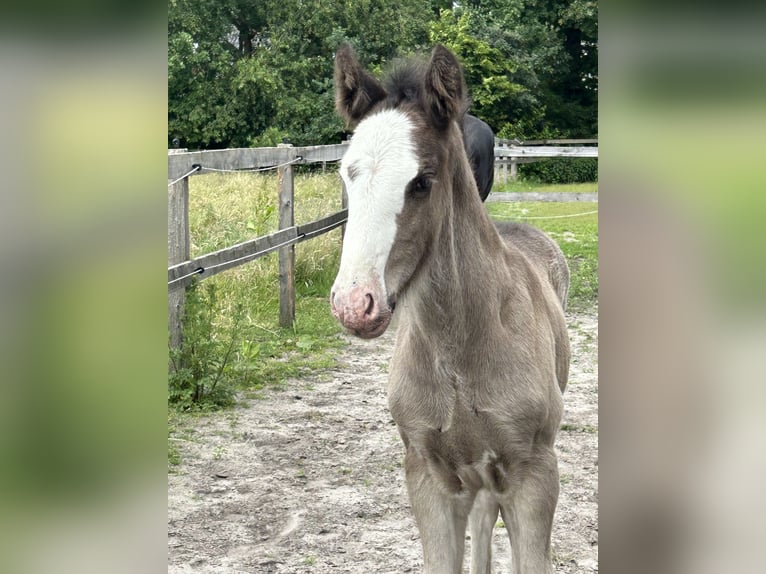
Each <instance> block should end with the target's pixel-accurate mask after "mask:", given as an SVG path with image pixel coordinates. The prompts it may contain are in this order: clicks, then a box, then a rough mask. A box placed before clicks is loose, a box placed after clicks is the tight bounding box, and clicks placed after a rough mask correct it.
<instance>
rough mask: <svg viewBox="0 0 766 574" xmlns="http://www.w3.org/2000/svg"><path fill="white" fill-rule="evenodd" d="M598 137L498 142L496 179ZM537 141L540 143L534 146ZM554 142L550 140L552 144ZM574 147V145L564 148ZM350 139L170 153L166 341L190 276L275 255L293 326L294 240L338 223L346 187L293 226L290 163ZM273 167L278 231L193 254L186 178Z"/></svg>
mask: <svg viewBox="0 0 766 574" xmlns="http://www.w3.org/2000/svg"><path fill="white" fill-rule="evenodd" d="M597 143H598V142H597V140H539V141H527V142H519V141H515V140H496V147H495V161H496V178H497V177H498V176H499V174H503V176H504V177H505V179H506V180H507V167H508V165H509V164H510V166H511V177H515V173H516V165H517V164H518V163H526V162H529V161H539V160H541V159H545V158H551V157H598V147H586V146H585V145H581V144H597ZM536 144H540V145H536ZM553 144H555V145H553ZM566 144H574V145H566ZM346 149H348V142H345V143H341V144H334V145H324V146H303V147H293V146H291V145H289V144H281V145H279V146H277V147H270V148H236V149H225V150H211V151H197V152H187V151H186V150H168V328H169V331H170V344H171V346H173V347H178V346H179V345H180V344H181V317H182V315H183V305H184V293H185V289H186V287H187V286H188V285H189V284H190V283H191V281H192V280H193V279H192V278H193V277H197V278H199V279H205V278H207V277H212V276H213V275H215V274H217V273H220V272H221V271H225V270H227V269H231V268H233V267H237V266H239V265H242V264H244V263H247V262H248V261H252V260H254V259H257V258H258V257H262V256H264V255H267V254H269V253H272V252H273V251H278V252H279V284H280V287H279V295H280V297H279V299H280V314H279V317H280V324H281V325H283V326H288V327H289V326H291V325H292V324H293V322H294V320H295V281H294V276H295V249H294V247H295V244H296V243H300V242H301V241H306V240H308V239H311V238H312V237H316V236H318V235H321V234H323V233H327V232H329V231H332V230H333V229H335V228H337V227H339V226H343V225H344V224H345V222H346V219H347V217H348V209H347V207H348V202H347V197H346V192H345V189H344V188H343V186H342V185H341V189H340V190H339V191H340V194H341V207H342V209H341V210H340V211H337V212H335V213H332V214H330V215H328V216H326V217H323V218H321V219H318V220H316V221H312V222H309V223H305V224H302V225H295V223H294V203H295V189H294V177H293V166H295V165H298V164H310V163H326V162H334V161H337V160H339V159H341V158H342V157H343V154H344V153H345V152H346ZM264 169H277V170H278V171H277V174H278V176H277V180H278V192H279V202H278V203H279V229H278V230H277V231H276V232H274V233H271V234H269V235H265V236H261V237H256V238H253V239H249V240H247V241H244V242H242V243H238V244H236V245H232V246H230V247H226V248H223V249H220V250H218V251H214V252H212V253H206V254H204V255H201V256H199V257H195V258H194V259H192V258H191V253H190V245H191V242H190V237H189V178H190V177H195V176H197V175H200V174H204V173H209V172H217V171H247V170H252V171H254V170H264ZM488 201H597V199H596V194H587V193H580V194H556V193H543V194H536V193H532V192H530V193H521V194H502V195H500V194H493V195H490V197H489V199H488Z"/></svg>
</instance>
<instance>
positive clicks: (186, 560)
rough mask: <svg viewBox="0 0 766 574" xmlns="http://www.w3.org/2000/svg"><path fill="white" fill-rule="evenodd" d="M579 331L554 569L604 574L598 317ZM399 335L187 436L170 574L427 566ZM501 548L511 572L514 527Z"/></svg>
mask: <svg viewBox="0 0 766 574" xmlns="http://www.w3.org/2000/svg"><path fill="white" fill-rule="evenodd" d="M567 324H568V327H569V336H570V341H571V347H572V363H571V369H570V375H569V384H568V386H567V389H566V392H565V393H564V409H565V410H564V417H563V420H562V423H561V430H560V431H559V433H558V437H557V439H556V452H557V455H558V460H559V472H560V483H561V492H560V495H559V501H558V506H557V510H556V516H555V519H554V526H553V536H552V540H553V561H554V568H555V571H556V572H557V573H567V574H574V573H587V572H597V571H598V512H597V507H598V412H597V409H598V363H597V347H598V322H597V310H596V309H595V308H594V309H593V310H591V311H589V312H584V313H583V312H568V313H567ZM394 331H395V330H394V329H390V330H389V331H388V332H387V333H385V334H384V335H383V336H381V337H380V338H378V339H374V340H370V341H363V340H360V339H357V338H354V337H348V338H347V345H346V347H345V348H344V350H343V351H341V352H340V353H339V357H338V358H339V367H338V368H337V369H335V370H333V371H330V372H326V373H319V374H317V375H316V376H312V377H309V378H303V379H300V380H293V381H291V382H290V383H289V384H288V385H287V386H286V387H284V388H282V389H280V390H271V391H267V392H266V393H265V394H264V397H263V398H262V399H242V400H241V401H240V403H239V405H238V406H237V407H236V408H234V409H233V410H230V411H226V412H222V413H216V414H213V415H210V416H207V417H200V418H194V419H189V420H188V421H187V423H185V424H186V425H187V426H185V427H183V428H178V429H177V430H176V432H175V433H174V435H173V436H172V437H171V440H174V441H176V443H177V446H178V449H179V451H180V454H181V462H180V464H179V465H178V466H176V467H174V468H173V470H172V471H171V473H170V474H169V475H168V573H169V574H181V573H187V572H195V573H221V574H223V573H226V574H237V573H245V572H247V573H254V572H255V573H264V574H277V573H280V574H281V573H343V574H370V573H376V574H385V573H392V574H393V573H401V572H414V573H415V572H419V571H420V570H421V569H422V550H421V546H420V541H419V540H418V531H417V528H416V527H415V523H414V518H413V515H412V511H411V509H410V507H409V501H408V498H407V491H406V487H405V482H404V469H403V468H402V465H403V460H404V447H403V446H402V443H401V439H400V438H399V434H398V432H397V430H396V426H395V425H394V423H393V421H392V419H391V416H390V414H389V412H388V406H387V400H386V381H387V372H388V362H389V360H390V358H391V354H392V349H393V342H394V337H395V333H394ZM498 526H499V525H498ZM469 552H470V538H469V537H468V535H467V538H466V553H467V554H468V553H469ZM493 552H494V554H493V567H494V570H493V571H494V572H495V573H496V574H507V573H510V544H509V543H508V538H507V535H506V531H505V528H500V527H496V528H495V531H494V536H493ZM468 564H469V559H468V557H466V561H465V567H464V571H465V572H467V571H468Z"/></svg>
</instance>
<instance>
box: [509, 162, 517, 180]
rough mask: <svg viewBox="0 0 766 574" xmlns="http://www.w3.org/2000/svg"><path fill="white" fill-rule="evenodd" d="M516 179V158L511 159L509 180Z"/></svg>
mask: <svg viewBox="0 0 766 574" xmlns="http://www.w3.org/2000/svg"><path fill="white" fill-rule="evenodd" d="M517 177H518V163H517V162H516V158H515V157H512V158H511V180H513V181H516V178H517Z"/></svg>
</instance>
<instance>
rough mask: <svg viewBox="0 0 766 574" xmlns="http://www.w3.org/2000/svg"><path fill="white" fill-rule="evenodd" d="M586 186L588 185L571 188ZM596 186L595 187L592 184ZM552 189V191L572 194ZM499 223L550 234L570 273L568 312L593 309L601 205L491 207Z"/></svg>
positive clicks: (539, 202) (595, 296)
mask: <svg viewBox="0 0 766 574" xmlns="http://www.w3.org/2000/svg"><path fill="white" fill-rule="evenodd" d="M572 185H578V186H579V185H585V184H572ZM592 185H596V184H592ZM568 187H570V186H568V185H567V186H563V185H561V186H551V189H550V190H549V191H572V190H571V189H562V188H568ZM487 211H488V212H489V214H490V215H491V216H492V217H493V218H495V219H498V220H513V221H523V222H526V223H529V224H531V225H534V226H535V227H539V228H540V229H542V230H543V231H545V232H546V233H548V234H549V235H550V236H551V237H552V238H553V239H554V240H556V242H557V243H558V244H559V246H560V247H561V250H562V251H563V252H564V255H565V256H566V258H567V262H568V263H569V270H570V273H571V278H570V288H569V307H568V308H569V309H572V310H583V309H587V308H590V307H592V306H593V305H594V304H595V303H596V301H597V298H598V203H590V202H588V203H585V202H569V203H558V202H543V201H534V202H516V203H488V204H487Z"/></svg>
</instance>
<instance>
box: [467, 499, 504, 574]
mask: <svg viewBox="0 0 766 574" xmlns="http://www.w3.org/2000/svg"><path fill="white" fill-rule="evenodd" d="M498 508H499V505H498V503H497V500H495V497H494V496H493V495H492V493H490V492H489V491H488V490H486V489H481V490H480V491H479V492H478V494H477V495H476V498H475V499H474V501H473V508H471V515H470V516H469V519H468V521H469V524H470V525H471V574H491V572H492V531H493V530H494V528H495V522H496V521H497V511H498Z"/></svg>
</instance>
